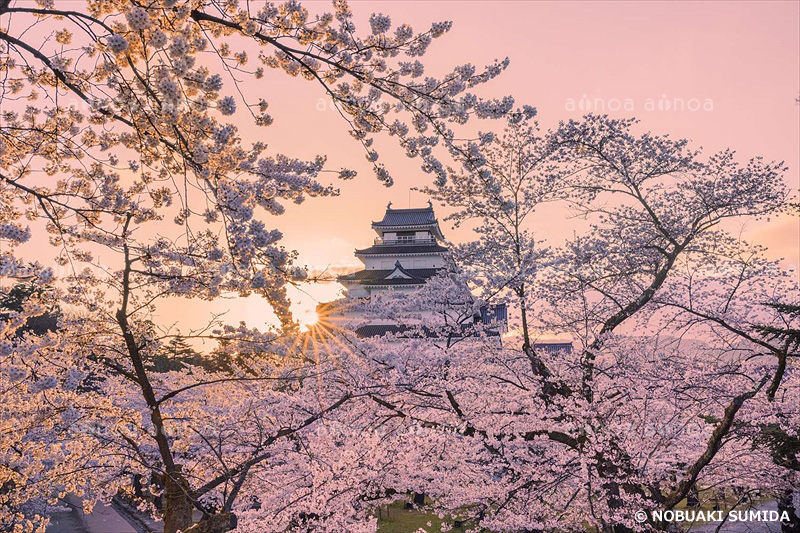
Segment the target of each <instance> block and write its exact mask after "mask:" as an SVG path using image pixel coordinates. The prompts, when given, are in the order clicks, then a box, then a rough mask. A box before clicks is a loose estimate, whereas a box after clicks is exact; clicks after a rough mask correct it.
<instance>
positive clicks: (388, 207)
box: [386, 202, 392, 211]
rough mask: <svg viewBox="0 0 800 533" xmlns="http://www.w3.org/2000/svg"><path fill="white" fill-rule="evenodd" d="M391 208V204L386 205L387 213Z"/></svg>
mask: <svg viewBox="0 0 800 533" xmlns="http://www.w3.org/2000/svg"><path fill="white" fill-rule="evenodd" d="M391 208H392V202H389V203H388V204H386V210H387V211H388V210H389V209H391Z"/></svg>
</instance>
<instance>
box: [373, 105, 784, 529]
mask: <svg viewBox="0 0 800 533" xmlns="http://www.w3.org/2000/svg"><path fill="white" fill-rule="evenodd" d="M635 127H636V123H635V121H630V120H613V119H609V118H607V117H597V116H589V117H586V118H585V119H584V120H582V121H573V122H568V123H564V124H562V125H561V126H560V127H559V128H558V129H557V130H555V131H553V132H548V133H547V134H546V135H544V136H543V137H545V139H544V140H542V141H539V140H538V134H535V135H534V136H533V137H532V138H531V139H530V141H529V144H530V146H541V147H542V153H543V154H544V159H546V161H547V162H542V164H541V165H540V166H539V167H538V168H537V169H535V170H534V171H532V172H531V173H530V174H529V175H528V176H527V177H526V178H525V180H524V181H523V182H522V183H523V185H522V187H524V188H526V189H527V190H537V189H536V188H537V187H541V189H539V190H545V189H546V187H542V186H540V185H537V184H536V181H537V180H538V179H541V180H542V182H543V183H547V180H548V179H549V177H550V176H552V175H553V174H557V175H559V176H561V178H560V180H561V181H560V183H559V185H560V186H562V187H563V188H564V191H559V192H556V191H553V194H559V195H561V194H563V195H564V196H563V197H562V198H563V200H562V201H564V202H566V203H567V204H568V205H569V206H570V208H571V209H573V210H575V212H576V213H577V214H579V215H582V216H584V217H586V219H587V220H588V221H590V223H591V226H590V228H589V230H588V231H587V232H584V233H583V234H579V235H577V236H576V237H575V238H573V239H570V240H568V241H567V242H565V243H563V244H561V245H559V246H555V247H554V248H553V250H552V253H551V254H550V257H548V258H547V261H541V260H540V259H539V258H537V257H536V256H535V255H534V254H531V253H530V247H532V246H533V242H532V240H529V241H527V243H526V250H525V251H526V255H525V256H524V257H525V258H526V259H525V260H526V262H525V263H524V265H525V273H526V278H525V283H529V284H530V285H529V286H533V287H535V294H534V295H532V296H531V297H530V298H526V299H524V300H522V299H517V302H519V303H520V304H522V305H526V306H529V307H528V309H527V312H528V314H529V316H530V317H533V319H532V324H531V327H534V328H542V329H545V330H549V331H560V332H566V333H569V334H570V335H571V336H572V337H573V344H574V350H573V351H571V352H564V351H562V352H555V351H550V352H548V351H545V350H540V351H537V352H536V354H535V355H536V359H537V362H536V364H531V358H530V354H529V353H526V350H525V349H524V348H525V341H524V340H523V341H522V342H521V344H522V346H514V345H508V344H506V345H504V346H503V347H498V345H497V344H492V343H491V342H486V341H485V339H484V338H482V337H480V336H477V337H476V338H475V339H474V342H472V343H459V344H457V345H454V346H449V345H448V346H442V345H441V344H437V343H430V342H428V343H425V342H423V341H413V342H406V343H403V342H398V341H397V339H388V340H387V339H382V340H362V341H359V342H360V343H361V344H359V348H358V349H359V350H361V351H362V352H363V353H365V354H368V355H369V358H367V357H366V356H365V360H372V361H373V362H374V363H375V367H374V368H375V371H374V372H372V375H373V376H375V377H374V378H373V379H375V382H374V385H373V386H371V387H366V386H365V387H364V390H369V391H370V394H369V397H368V398H362V399H359V402H365V401H366V402H367V403H368V402H369V400H370V399H371V400H372V403H373V404H374V405H373V406H372V408H373V409H374V414H373V415H372V416H370V417H366V418H365V420H366V421H368V422H369V424H368V425H365V426H362V429H361V431H364V430H366V429H370V428H371V429H374V430H376V431H377V430H378V428H379V429H380V431H381V435H383V436H384V441H383V443H382V446H389V447H392V449H393V451H392V454H390V457H393V458H394V463H392V464H383V465H381V471H382V472H384V478H383V479H382V480H381V482H382V483H384V484H383V485H380V486H379V487H376V488H375V490H379V489H380V488H382V489H386V488H387V486H389V487H391V488H394V489H396V490H410V491H414V492H425V493H426V494H429V495H430V496H431V498H432V499H433V503H431V504H430V508H431V510H432V511H434V512H438V513H440V515H441V516H443V517H446V518H447V519H448V520H451V523H454V522H455V521H458V522H459V523H462V524H467V525H469V526H471V527H474V528H476V529H481V528H486V529H489V530H496V531H532V530H533V531H536V530H546V529H558V530H581V531H582V530H585V528H586V527H587V524H588V525H589V526H591V527H596V528H598V529H600V530H603V531H628V530H646V529H663V528H666V527H668V526H669V525H670V524H667V523H660V522H658V521H656V520H654V519H653V518H652V515H651V514H648V515H647V518H646V520H644V521H641V520H638V519H637V515H636V514H635V513H636V511H652V510H659V509H660V510H669V509H674V508H675V507H676V506H677V505H678V504H679V503H680V502H681V501H683V500H685V498H686V497H687V495H689V494H690V493H691V492H693V491H697V492H698V493H702V494H707V493H708V492H713V491H715V490H727V491H728V493H729V494H732V493H733V492H734V491H736V490H738V489H739V488H742V487H747V488H757V489H760V490H763V491H767V492H769V493H771V494H784V493H785V491H787V490H789V489H791V488H792V487H794V486H796V485H797V483H798V479H797V474H796V472H795V471H793V470H792V469H790V468H786V467H785V465H781V464H779V463H776V462H775V461H774V451H775V448H774V447H772V446H770V445H767V444H765V442H764V439H765V435H764V428H765V427H769V428H774V429H775V430H776V431H777V433H772V435H776V434H777V435H788V436H789V437H792V438H793V437H794V436H796V435H797V427H799V426H798V424H797V415H798V413H799V412H800V409H798V403H797V401H798V395H797V390H798V386H799V385H800V382H798V374H797V368H796V362H795V359H793V358H795V357H796V349H795V348H792V344H791V342H787V341H786V336H785V335H780V334H779V335H772V336H770V335H766V336H765V335H763V334H762V333H763V332H765V331H767V332H768V331H778V330H781V331H788V330H793V329H796V328H797V322H796V320H797V317H796V316H794V315H792V314H791V313H787V312H781V309H784V310H785V309H787V307H786V306H792V305H796V304H797V301H798V297H800V293H799V292H798V286H797V280H796V276H795V275H794V274H793V273H792V272H790V271H786V270H785V269H783V268H782V267H781V265H780V264H779V263H777V262H775V261H770V260H767V259H765V258H764V253H763V250H761V249H759V248H758V247H756V246H752V245H749V244H747V243H745V242H743V241H741V240H740V239H738V238H736V237H734V236H733V235H731V234H730V233H728V232H727V231H726V230H725V221H726V220H727V219H740V218H756V217H760V216H768V215H770V214H776V213H779V212H781V211H782V210H783V209H784V208H785V207H786V206H787V200H788V191H787V189H786V186H785V184H784V182H783V172H784V165H783V164H782V163H767V162H764V161H762V160H760V159H753V160H751V161H749V162H747V163H746V164H740V163H739V162H738V161H737V159H736V158H735V157H734V154H733V152H731V151H724V152H721V153H719V154H714V155H711V156H710V157H707V158H705V157H703V155H702V154H701V153H700V152H699V151H695V150H691V149H690V148H689V143H688V142H687V141H684V140H672V139H670V138H668V137H662V136H655V135H652V134H644V135H637V134H635V133H634V129H635ZM512 131H513V130H512ZM519 131H522V133H524V134H525V135H533V134H534V132H533V131H532V130H519ZM490 142H491V141H490ZM539 143H541V144H539ZM512 146H513V145H512ZM501 147H502V145H501ZM545 147H546V148H545ZM487 152H489V153H494V154H498V155H500V157H501V159H500V160H499V161H503V160H504V159H502V157H503V156H505V161H507V162H508V164H509V165H510V164H513V163H514V162H515V161H517V160H516V159H515V157H517V154H518V153H519V152H518V150H515V149H512V150H507V151H505V152H503V151H500V152H493V150H492V149H489V150H487ZM472 153H473V156H472V158H471V160H470V161H468V162H466V163H467V164H465V165H464V166H465V168H464V173H463V174H461V173H450V174H449V176H448V177H449V178H451V179H453V185H450V184H447V183H445V184H440V185H439V187H438V188H437V189H436V190H435V192H436V193H437V194H438V195H439V196H437V198H438V199H440V200H442V201H444V202H445V203H448V202H451V201H452V205H453V207H455V208H456V215H455V216H454V218H455V219H456V220H467V219H470V218H477V219H478V221H479V222H480V223H482V224H483V226H479V227H478V228H479V231H478V238H479V239H480V240H479V241H478V242H477V243H476V244H472V245H469V246H472V247H474V248H475V249H485V248H484V247H485V246H486V242H487V237H486V235H487V234H491V232H490V231H488V230H487V231H486V232H484V231H482V230H481V228H483V227H485V226H491V225H498V226H496V227H497V228H498V230H499V231H503V230H502V229H501V228H499V222H498V221H501V220H502V221H505V220H507V217H508V213H512V214H513V213H515V210H516V209H533V208H534V207H535V205H536V200H537V199H538V198H541V196H536V195H534V196H533V198H532V199H531V200H530V201H525V202H522V201H518V200H515V199H513V198H507V199H505V200H503V199H502V198H503V196H502V195H503V194H505V193H504V191H505V190H507V189H503V186H502V185H501V184H502V183H504V182H502V181H501V180H502V179H503V178H502V176H503V174H501V173H500V172H499V171H498V168H499V169H500V170H502V169H503V168H504V167H501V166H500V165H499V163H498V161H497V160H495V161H492V160H491V159H490V158H489V157H486V162H483V161H482V159H481V157H480V156H479V155H478V151H473V152H472ZM482 167H486V168H485V171H483V172H481V171H480V170H477V169H481V168H482ZM551 169H552V170H551ZM537 170H540V171H541V177H540V176H539V175H538V173H537ZM495 173H496V176H495ZM495 184H496V185H495ZM459 185H460V186H459ZM512 190H513V189H512ZM547 190H548V192H549V190H550V189H547ZM515 202H519V207H515ZM507 227H511V228H513V227H514V226H513V225H511V224H509V225H508V226H507ZM523 227H524V226H523ZM491 250H492V253H491V254H486V255H485V264H484V265H483V268H481V266H482V265H481V262H480V261H478V260H473V261H471V262H469V263H467V267H468V268H467V269H466V271H467V272H468V273H469V274H470V275H471V276H473V277H474V278H473V279H474V283H475V285H479V286H482V287H506V286H509V285H511V284H510V283H509V279H511V280H512V282H513V280H516V279H521V277H519V276H517V272H518V270H517V269H516V268H511V267H508V268H504V267H503V265H506V264H508V265H514V264H515V263H514V262H513V261H515V260H516V259H515V258H516V257H517V256H516V255H515V251H514V247H513V246H502V245H498V246H493V247H492V248H491ZM537 261H538V263H537ZM498 265H500V266H498ZM512 286H513V285H512ZM422 290H423V291H424V290H426V289H422ZM406 298H407V297H406ZM406 298H399V302H398V303H397V304H396V305H397V307H396V309H397V310H398V311H402V309H403V305H404V303H403V302H404V300H405V299H406ZM390 305H391V304H389V303H387V302H385V301H384V302H383V306H384V307H389V306H390ZM385 313H386V311H385ZM534 319H535V321H534ZM765 328H766V329H765ZM770 328H772V329H770ZM776 328H777V329H776ZM378 369H380V371H378ZM794 454H796V451H792V452H790V457H789V458H788V460H789V462H790V461H793V460H794V459H795V457H794ZM783 462H784V463H785V464H789V463H787V458H786V457H784V458H783ZM409 464H413V465H414V468H413V469H411V468H409V467H408V465H409ZM791 464H793V463H791ZM387 480H388V481H390V484H388V485H387Z"/></svg>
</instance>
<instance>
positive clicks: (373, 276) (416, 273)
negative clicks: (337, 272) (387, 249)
mask: <svg viewBox="0 0 800 533" xmlns="http://www.w3.org/2000/svg"><path fill="white" fill-rule="evenodd" d="M440 270H441V269H440V268H403V269H402V272H404V273H406V274H408V275H409V276H411V277H410V278H393V279H385V278H386V276H388V275H389V274H391V273H392V272H394V271H395V269H391V270H385V269H384V270H359V271H358V272H353V273H352V274H347V275H345V276H339V281H358V282H360V283H361V284H363V285H402V284H416V283H423V282H424V281H426V280H427V279H429V278H431V277H433V276H435V275H436V274H437V273H438V272H439V271H440Z"/></svg>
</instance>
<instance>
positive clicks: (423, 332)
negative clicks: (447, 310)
mask: <svg viewBox="0 0 800 533" xmlns="http://www.w3.org/2000/svg"><path fill="white" fill-rule="evenodd" d="M443 333H445V331H437V330H436V329H435V328H430V327H427V326H416V327H415V326H407V325H395V324H367V325H366V326H361V327H359V328H356V335H358V336H359V337H361V338H370V337H383V336H384V335H389V334H392V335H397V336H399V337H401V338H423V339H436V338H442V337H447V334H444V335H443ZM447 333H449V335H451V336H452V337H456V338H460V337H477V336H478V333H477V332H476V331H475V330H472V329H471V324H460V326H459V327H458V328H457V329H456V328H451V330H450V331H449V332H447ZM483 334H484V335H486V336H487V337H499V336H500V332H499V331H496V330H485V331H483Z"/></svg>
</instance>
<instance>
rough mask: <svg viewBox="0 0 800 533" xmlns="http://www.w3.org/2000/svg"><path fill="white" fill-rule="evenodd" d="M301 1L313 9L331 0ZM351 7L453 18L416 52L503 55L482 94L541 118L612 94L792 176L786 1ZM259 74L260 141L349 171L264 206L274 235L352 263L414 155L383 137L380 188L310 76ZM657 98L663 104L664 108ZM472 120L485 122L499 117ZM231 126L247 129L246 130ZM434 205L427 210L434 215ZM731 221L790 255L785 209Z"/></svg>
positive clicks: (455, 57) (795, 61) (318, 292)
mask: <svg viewBox="0 0 800 533" xmlns="http://www.w3.org/2000/svg"><path fill="white" fill-rule="evenodd" d="M304 4H305V5H306V6H307V7H308V8H309V9H310V10H311V11H312V12H313V11H316V10H323V9H325V10H327V9H328V8H329V5H330V4H329V3H328V2H304ZM351 6H352V9H353V11H354V13H355V14H356V21H357V23H358V22H360V26H361V29H362V31H367V30H366V28H368V24H366V19H367V18H368V17H369V14H370V13H372V12H375V11H380V12H383V13H385V14H387V15H389V16H391V18H392V22H393V23H394V24H395V25H396V24H399V23H403V22H406V23H410V24H411V25H412V26H413V27H414V28H415V29H417V30H421V29H424V28H426V27H427V26H429V24H430V23H431V22H434V21H439V20H452V21H453V22H454V25H453V29H452V30H451V31H450V33H449V34H447V35H445V36H444V37H442V38H440V39H438V40H437V41H435V42H434V44H433V45H432V47H431V49H430V51H429V53H428V54H427V55H426V56H425V58H424V59H423V62H424V63H425V64H426V66H427V69H428V71H427V72H429V73H433V74H441V73H442V72H444V71H446V70H449V68H450V67H452V66H454V65H457V64H462V63H467V62H471V63H474V64H476V65H478V66H482V65H484V64H487V63H489V62H491V61H492V60H493V59H495V58H503V57H505V56H509V57H510V58H511V66H510V67H509V69H508V70H507V71H506V72H505V73H504V74H503V75H501V76H500V77H499V78H497V79H496V80H494V81H493V82H490V84H489V85H486V86H484V87H483V88H482V89H481V94H482V95H484V96H502V95H505V94H511V95H513V96H514V97H515V98H516V100H517V102H518V103H527V104H531V105H534V106H536V107H537V108H538V110H539V119H540V123H541V125H542V126H543V127H544V128H550V127H554V126H556V125H557V123H558V121H559V120H563V119H569V118H578V117H580V116H581V115H582V113H583V112H582V111H581V109H580V108H578V103H579V102H580V101H581V100H583V99H587V100H588V101H589V102H591V103H592V104H595V103H599V102H601V101H602V102H605V104H606V105H607V106H609V105H610V106H614V107H616V106H620V105H622V104H626V105H627V107H630V106H633V108H634V109H633V111H632V112H631V111H627V110H625V109H619V110H617V111H613V110H609V109H608V108H606V110H605V111H606V112H608V113H609V114H611V115H613V116H620V117H623V116H624V117H627V116H636V117H638V118H640V119H641V120H642V124H641V129H642V131H645V130H651V131H653V132H654V133H669V134H670V135H671V136H673V137H686V138H689V139H692V140H693V141H694V142H695V143H696V145H697V146H703V147H704V148H705V150H706V151H707V152H708V153H710V152H712V151H715V150H719V149H723V148H725V147H732V148H734V149H735V150H737V153H738V154H739V155H740V156H741V158H742V159H745V158H749V157H752V156H756V155H761V156H764V157H765V158H766V159H777V160H785V161H786V164H787V165H788V166H789V169H790V170H789V173H788V174H787V181H788V183H789V185H790V186H791V187H792V188H794V189H797V188H798V187H799V186H800V179H799V178H798V176H799V174H798V168H800V149H799V148H798V147H799V146H800V139H799V138H798V135H799V132H800V106H798V105H797V104H796V102H795V99H796V98H797V97H798V95H799V94H800V44H799V43H800V3H798V2H743V1H736V2H563V3H556V2H481V1H474V2H465V1H440V2H435V1H424V2H423V1H417V2H414V1H396V2H392V1H388V2H367V1H361V2H359V1H356V2H351ZM262 81H263V86H264V87H265V89H266V91H265V94H264V95H263V96H264V97H265V98H266V99H268V100H269V101H270V102H271V104H272V106H271V107H270V111H271V113H272V114H273V116H274V118H275V124H274V125H273V126H272V127H270V128H269V129H267V130H266V131H265V130H259V131H258V135H259V137H260V139H263V140H266V142H268V143H269V147H270V151H272V152H278V151H281V152H284V153H287V154H289V155H293V156H297V157H313V156H314V155H316V154H326V155H328V156H329V159H328V162H329V166H330V167H331V168H338V167H340V166H346V167H350V168H354V169H356V170H359V176H358V177H357V178H356V179H355V180H354V181H351V182H340V183H338V185H339V186H340V187H341V192H342V193H341V196H339V197H338V198H325V199H316V200H310V201H307V202H306V203H305V204H303V205H301V206H289V208H288V209H287V214H286V215H284V216H282V217H280V218H278V219H276V221H275V223H276V225H277V226H278V227H279V228H280V229H281V230H282V231H283V232H284V234H285V244H286V246H287V247H290V248H294V249H297V250H298V251H299V252H300V254H301V260H300V263H301V264H308V265H309V266H311V267H315V268H319V267H324V266H325V265H328V264H330V265H334V266H336V265H347V264H351V265H352V264H357V262H356V260H355V258H354V257H353V249H354V248H356V247H363V246H365V245H367V244H368V243H370V242H371V239H372V237H373V236H374V234H373V233H372V231H371V230H370V221H372V220H375V219H379V218H380V217H381V215H382V213H383V210H384V208H385V206H386V204H387V203H388V202H389V201H392V202H394V205H395V207H405V206H407V205H408V202H409V188H411V187H414V186H421V185H425V184H427V183H429V180H430V179H431V178H430V176H428V175H426V174H423V173H422V172H421V171H420V170H419V163H418V162H417V161H413V160H409V159H407V158H405V156H404V155H403V154H402V153H401V152H400V150H399V149H397V148H395V147H394V146H392V144H391V143H388V142H385V143H382V146H385V147H387V149H386V150H384V152H383V153H382V159H381V160H382V162H384V163H385V164H386V165H387V167H388V169H389V170H390V171H391V173H392V174H393V176H394V178H395V182H396V184H395V186H394V187H392V188H388V189H387V188H385V187H383V186H382V185H381V184H380V183H378V181H377V180H376V179H375V178H374V177H373V175H372V173H371V171H370V170H369V166H368V165H367V163H366V161H365V159H364V155H363V152H362V151H361V150H360V148H359V146H358V145H357V144H356V143H355V142H353V141H352V139H351V138H350V137H349V135H348V134H347V128H346V124H345V123H344V122H343V121H342V120H341V118H339V117H338V115H337V114H336V112H335V111H333V110H332V109H331V107H330V103H329V102H327V101H326V100H325V98H324V96H323V94H322V93H321V91H320V90H319V87H318V86H316V85H315V84H313V83H311V82H307V81H305V80H302V79H293V78H288V77H286V76H285V75H284V74H283V73H280V72H268V73H267V76H266V79H265V80H262ZM614 99H616V102H615V101H614ZM648 99H649V101H648ZM664 99H666V100H664ZM692 99H695V101H696V102H698V103H700V104H704V105H703V106H701V107H700V109H699V110H697V111H690V110H686V109H685V110H684V111H675V110H674V108H672V107H674V103H675V101H676V100H682V101H683V105H684V106H690V107H695V103H694V102H691V100H692ZM666 101H669V102H670V104H672V105H671V106H670V107H671V108H672V109H669V110H664V108H665V102H666ZM659 103H660V108H659ZM584 104H585V100H584ZM711 106H713V109H712V110H707V109H708V108H709V107H711ZM703 107H705V108H706V110H704V109H703ZM654 108H655V109H654ZM583 109H586V106H585V105H584V106H583ZM593 110H596V109H593ZM599 111H602V109H600V110H599ZM477 127H478V126H477V125H476V128H477ZM479 127H480V129H483V130H489V129H492V128H498V127H500V124H499V123H492V122H488V123H482V124H479ZM241 133H243V134H244V135H243V136H244V137H245V141H248V140H249V139H247V132H246V131H244V130H243V131H242V132H241ZM254 133H255V132H254ZM265 134H266V137H265ZM425 201H426V198H423V197H422V196H421V195H420V194H419V193H412V194H411V204H412V205H422V204H423V203H424V202H425ZM445 214H446V213H445V212H443V210H441V209H440V210H439V215H440V218H442V217H443V216H444V215H445ZM548 222H549V224H548ZM443 229H444V231H445V236H446V237H448V238H450V239H452V240H453V241H464V240H468V239H469V238H470V236H469V234H468V232H467V231H466V230H462V231H460V232H459V233H454V232H453V231H450V228H448V227H447V226H446V225H445V226H444V228H443ZM535 229H537V230H538V231H539V233H540V235H541V237H543V238H547V239H551V240H552V241H553V242H557V241H558V240H559V239H560V238H563V237H564V236H566V235H568V234H570V233H571V231H570V229H569V224H568V223H562V222H561V221H559V224H557V225H554V224H552V217H551V218H550V219H542V220H541V226H536V228H535ZM743 229H744V235H745V236H746V237H747V238H749V239H750V240H753V241H756V242H759V243H761V244H764V245H767V246H769V247H770V249H771V252H770V253H771V255H772V256H773V257H783V258H786V260H787V263H789V264H792V265H798V264H800V244H799V243H800V224H799V223H798V220H797V218H790V217H784V218H781V219H778V220H773V221H771V222H769V223H767V222H761V223H753V222H751V223H749V225H748V226H746V227H745V228H743ZM334 285H335V284H331V285H328V286H322V287H319V286H318V287H312V288H310V289H309V293H310V294H311V296H302V297H299V298H295V299H297V300H298V305H297V309H298V310H308V309H310V308H313V306H314V300H315V299H319V300H322V301H325V300H328V299H330V298H332V297H333V296H334V295H335V293H336V291H337V290H338V289H339V288H340V287H338V286H334ZM226 306H227V305H226ZM263 306H264V304H263V303H261V302H258V301H255V300H253V301H252V303H249V302H248V303H247V304H246V305H243V306H236V308H235V309H233V310H232V311H231V313H230V314H229V316H228V319H235V320H238V319H247V320H248V322H251V323H252V325H258V324H259V322H261V320H263V318H262V317H265V311H264V307H263ZM170 307H171V306H170Z"/></svg>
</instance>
